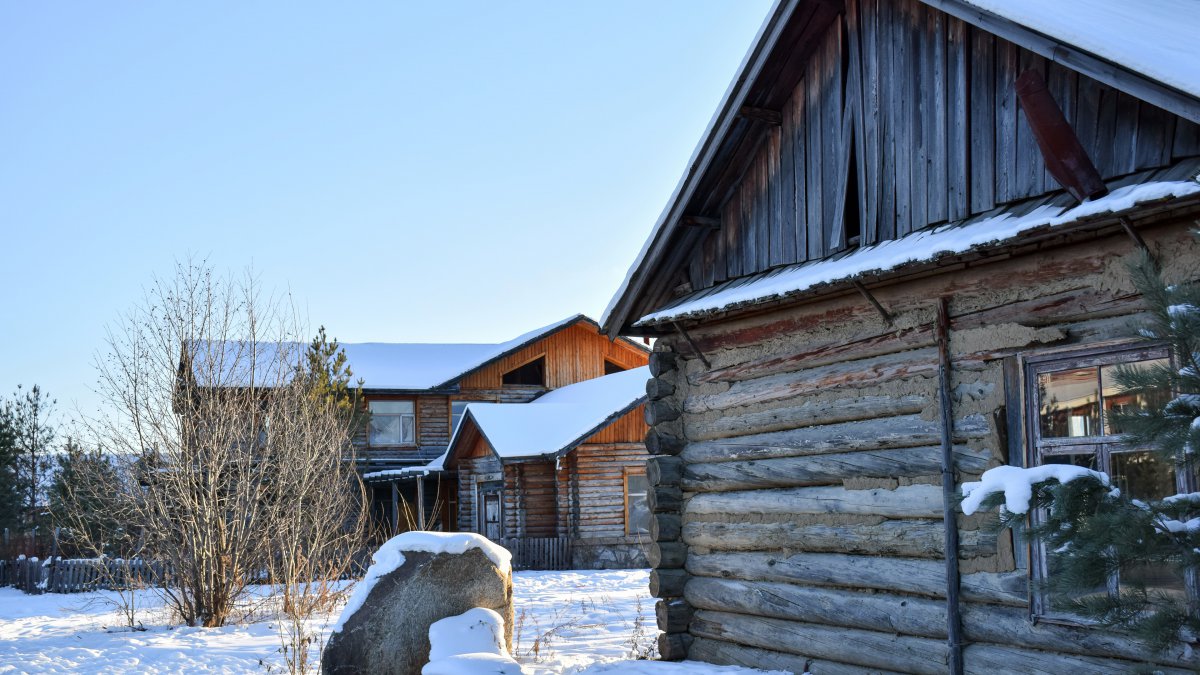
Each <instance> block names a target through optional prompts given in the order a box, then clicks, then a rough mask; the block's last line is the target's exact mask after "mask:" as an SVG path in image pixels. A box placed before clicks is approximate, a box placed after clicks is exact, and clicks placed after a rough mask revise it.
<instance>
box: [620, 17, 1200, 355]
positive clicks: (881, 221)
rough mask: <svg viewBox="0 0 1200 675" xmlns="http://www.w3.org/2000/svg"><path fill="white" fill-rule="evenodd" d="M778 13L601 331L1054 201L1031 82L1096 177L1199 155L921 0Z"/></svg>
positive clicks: (1151, 118) (1161, 128)
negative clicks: (760, 279)
mask: <svg viewBox="0 0 1200 675" xmlns="http://www.w3.org/2000/svg"><path fill="white" fill-rule="evenodd" d="M935 4H936V3H935ZM943 4H945V3H943ZM780 5H781V7H782V9H778V10H777V11H779V12H787V20H786V22H784V23H782V24H780V25H778V26H773V25H772V24H771V22H770V21H769V22H768V25H767V27H765V28H764V35H762V36H761V38H760V41H759V44H758V45H757V46H756V50H757V49H762V50H769V54H768V55H766V56H759V55H758V54H756V52H755V51H752V53H751V55H750V56H749V57H748V60H747V65H746V67H745V68H744V69H743V76H744V77H745V78H746V80H747V82H746V83H744V84H743V83H741V82H738V83H735V86H734V89H733V90H731V92H732V94H737V95H732V94H731V97H730V100H731V101H733V102H734V103H736V104H737V105H738V106H740V107H738V108H737V109H736V110H734V111H732V112H728V114H727V116H728V117H729V119H728V121H726V122H725V123H724V126H723V127H722V126H721V124H719V122H721V118H722V114H725V113H719V114H718V119H717V120H716V121H715V122H714V125H715V126H714V131H713V137H711V138H709V139H707V140H706V141H705V143H703V144H702V145H701V149H700V150H699V151H698V154H699V155H700V157H701V160H704V161H696V162H695V163H694V164H693V167H694V170H695V171H696V174H695V175H689V176H686V177H685V180H684V182H683V183H682V184H681V191H680V193H679V195H678V199H677V201H676V202H674V203H673V204H672V205H671V206H669V207H668V211H667V212H665V214H664V221H663V224H665V225H673V224H674V225H676V226H674V227H666V228H664V231H663V232H662V233H661V241H655V242H652V244H654V246H652V247H651V249H650V251H651V253H650V257H648V258H647V259H645V260H643V261H642V263H641V264H642V269H639V270H637V271H635V274H634V276H633V277H632V278H631V285H630V286H629V287H628V288H626V289H623V293H625V294H634V295H633V297H621V298H619V299H618V300H619V301H620V302H618V304H617V305H616V314H615V316H610V317H607V320H608V321H609V325H606V329H607V330H609V331H610V333H613V332H615V331H617V330H620V329H621V328H627V327H628V325H629V324H630V323H632V322H633V321H634V320H636V319H637V318H638V317H639V316H642V315H644V314H646V313H649V312H651V311H653V310H654V309H657V308H659V307H661V306H663V305H664V304H666V303H668V302H670V301H671V300H672V299H673V298H675V297H678V296H679V295H682V294H686V293H689V292H695V291H699V290H702V289H706V288H710V287H712V286H714V285H716V284H719V283H721V282H724V281H727V280H729V279H737V278H741V277H745V276H748V275H751V274H756V273H759V272H763V271H765V270H769V269H772V268H777V267H780V266H784V265H789V264H794V263H801V262H805V261H810V260H817V259H822V258H828V257H831V256H837V255H839V254H842V253H844V252H846V251H848V250H851V249H854V248H858V247H862V246H868V245H871V244H875V243H878V242H881V241H886V240H889V239H898V238H900V237H903V236H905V235H907V234H909V233H911V232H914V231H916V230H921V229H925V228H928V227H931V226H936V225H938V224H941V223H947V222H956V221H962V220H964V219H967V218H969V217H971V216H974V215H977V214H980V213H983V212H986V211H989V210H992V209H995V208H997V207H1003V206H1006V205H1013V204H1017V203H1019V202H1022V201H1024V200H1027V199H1030V198H1033V197H1038V196H1041V195H1045V194H1047V193H1052V192H1056V191H1058V190H1060V189H1061V187H1060V186H1059V184H1058V183H1057V182H1056V181H1055V179H1054V178H1053V177H1052V176H1051V175H1050V173H1049V172H1048V171H1047V169H1046V166H1045V162H1044V161H1043V159H1042V154H1041V151H1040V150H1039V147H1038V144H1037V141H1036V139H1035V138H1034V135H1033V132H1032V131H1031V128H1030V126H1029V124H1028V123H1027V121H1026V119H1025V113H1024V111H1023V110H1022V109H1021V106H1020V105H1019V104H1018V99H1017V96H1016V93H1015V90H1014V82H1015V80H1016V78H1017V77H1018V76H1020V75H1021V74H1022V73H1024V72H1026V71H1028V70H1036V71H1038V72H1040V73H1041V74H1042V75H1043V77H1044V79H1045V82H1046V84H1047V88H1048V89H1049V91H1050V92H1051V94H1052V95H1053V97H1054V98H1055V100H1056V101H1057V103H1058V105H1059V107H1060V108H1061V109H1062V111H1063V113H1064V115H1065V117H1066V119H1067V121H1068V122H1069V123H1070V124H1071V126H1072V127H1073V128H1074V130H1075V133H1076V134H1077V135H1078V137H1079V140H1080V141H1081V143H1082V145H1083V148H1084V149H1085V150H1086V152H1087V153H1088V155H1089V156H1090V157H1091V159H1092V161H1093V162H1094V163H1095V165H1096V167H1097V168H1098V170H1099V172H1100V175H1101V176H1102V177H1103V178H1105V179H1109V178H1116V177H1120V176H1125V175H1128V174H1131V173H1134V172H1137V171H1142V170H1146V169H1153V168H1159V167H1165V166H1169V165H1171V164H1172V163H1173V162H1175V161H1177V160H1179V159H1181V158H1186V157H1194V156H1198V155H1200V128H1198V127H1197V125H1196V124H1195V123H1194V122H1192V121H1189V120H1187V119H1185V118H1183V117H1180V116H1177V115H1175V114H1172V113H1169V112H1167V111H1165V110H1164V109H1162V108H1160V107H1157V106H1155V105H1152V104H1150V103H1147V102H1145V101H1144V100H1139V99H1138V98H1136V97H1134V96H1133V95H1130V94H1129V93H1126V92H1124V91H1120V90H1118V89H1117V88H1115V87H1113V86H1110V85H1108V84H1103V83H1101V82H1100V81H1098V80H1097V79H1093V77H1090V76H1088V75H1084V74H1081V73H1080V72H1078V71H1077V70H1074V69H1072V68H1069V67H1067V66H1066V65H1063V64H1062V63H1060V62H1058V61H1056V60H1048V59H1047V58H1045V57H1043V56H1040V55H1038V54H1037V53H1035V52H1034V51H1031V50H1030V49H1026V48H1024V47H1021V46H1018V45H1017V44H1015V43H1014V42H1010V41H1008V40H1006V39H1003V38H1001V37H998V36H997V35H995V34H993V33H992V32H989V31H988V30H984V29H983V28H980V27H978V26H976V25H972V24H970V23H968V22H966V21H964V20H962V19H960V18H957V17H955V16H952V15H951V14H948V13H946V12H944V11H942V10H940V9H937V8H935V7H932V6H929V5H928V4H926V3H925V2H922V1H920V0H894V1H893V0H844V2H815V1H812V2H791V3H789V2H782V3H780ZM789 6H790V9H789V8H788V7H789ZM739 86H743V87H744V88H745V92H744V93H739V91H738V87H739ZM739 97H740V98H739ZM727 104H728V102H727ZM708 144H711V147H708ZM654 236H655V237H659V236H660V233H659V232H656V233H655V235H654ZM614 318H616V319H617V321H619V322H620V324H622V325H620V326H617V325H612V321H613V319H614Z"/></svg>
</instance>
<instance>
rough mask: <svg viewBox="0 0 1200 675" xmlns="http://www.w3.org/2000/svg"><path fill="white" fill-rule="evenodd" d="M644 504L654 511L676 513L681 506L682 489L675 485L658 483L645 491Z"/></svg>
mask: <svg viewBox="0 0 1200 675" xmlns="http://www.w3.org/2000/svg"><path fill="white" fill-rule="evenodd" d="M646 504H647V505H648V506H649V507H650V510H651V511H653V512H654V513H678V512H679V509H681V508H683V490H681V489H679V486H677V485H658V486H654V487H651V488H650V489H649V490H648V491H647V492H646Z"/></svg>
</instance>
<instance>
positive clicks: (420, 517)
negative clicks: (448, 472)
mask: <svg viewBox="0 0 1200 675" xmlns="http://www.w3.org/2000/svg"><path fill="white" fill-rule="evenodd" d="M417 529H418V530H424V529H425V476H420V477H419V478H417Z"/></svg>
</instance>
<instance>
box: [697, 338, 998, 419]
mask: <svg viewBox="0 0 1200 675" xmlns="http://www.w3.org/2000/svg"><path fill="white" fill-rule="evenodd" d="M979 366H982V362H979V363H978V364H976V369H977V368H978V367H979ZM937 367H938V361H937V351H936V350H934V349H929V348H926V349H917V350H913V351H906V352H900V353H898V354H887V355H884V356H879V357H875V358H872V359H863V360H860V361H850V362H842V363H834V364H832V365H828V366H822V367H820V368H809V369H806V370H798V371H792V372H784V373H778V374H774V375H769V376H766V377H759V378H756V379H753V380H746V381H742V382H734V383H733V384H732V385H731V386H730V387H729V388H728V389H726V390H725V391H722V392H719V393H715V394H693V395H690V396H688V397H687V399H686V400H685V401H684V404H683V410H684V412H688V413H705V412H709V411H713V410H729V409H730V408H738V407H742V406H748V405H756V404H766V403H772V402H775V401H781V400H788V399H793V398H795V397H797V396H803V395H806V394H813V393H818V392H824V391H829V390H832V389H837V388H839V387H850V388H861V387H875V386H879V385H881V384H885V383H887V382H891V381H894V380H903V379H909V378H913V377H922V378H930V377H933V376H934V375H936V374H937Z"/></svg>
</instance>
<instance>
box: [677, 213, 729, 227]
mask: <svg viewBox="0 0 1200 675" xmlns="http://www.w3.org/2000/svg"><path fill="white" fill-rule="evenodd" d="M679 222H680V224H682V225H685V226H687V227H707V228H708V229H710V230H719V229H721V219H720V218H714V217H712V216H684V217H683V218H682V219H680V221H679Z"/></svg>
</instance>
